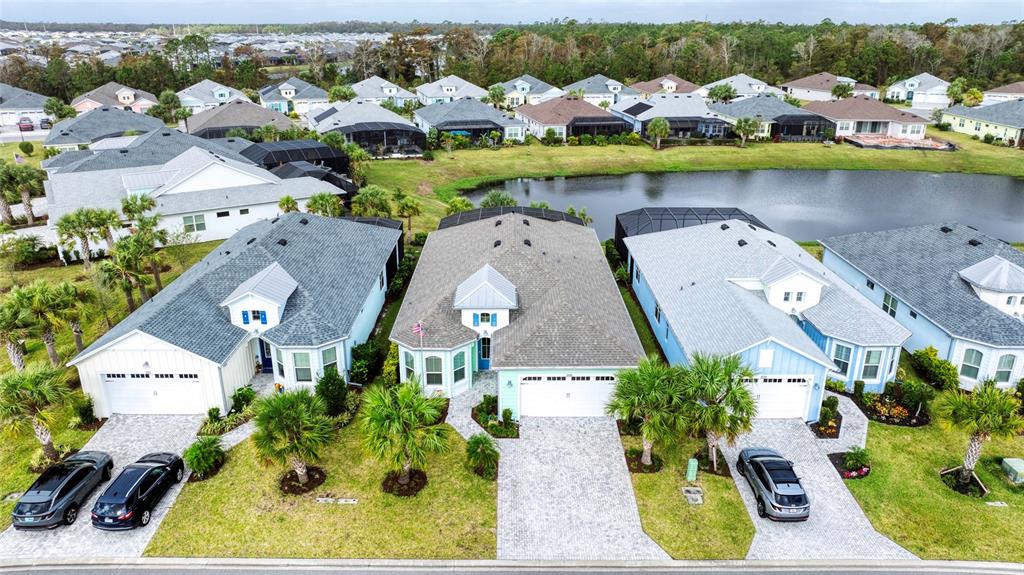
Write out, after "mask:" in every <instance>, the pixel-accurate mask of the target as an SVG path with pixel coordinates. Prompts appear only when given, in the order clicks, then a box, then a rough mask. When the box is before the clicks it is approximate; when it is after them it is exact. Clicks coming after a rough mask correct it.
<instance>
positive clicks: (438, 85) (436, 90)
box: [416, 75, 487, 98]
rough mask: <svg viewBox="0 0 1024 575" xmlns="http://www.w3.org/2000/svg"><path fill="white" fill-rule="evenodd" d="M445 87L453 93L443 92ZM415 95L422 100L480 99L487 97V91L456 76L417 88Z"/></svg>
mask: <svg viewBox="0 0 1024 575" xmlns="http://www.w3.org/2000/svg"><path fill="white" fill-rule="evenodd" d="M445 86H452V87H454V88H455V92H454V93H451V94H449V93H447V92H445V91H444V88H445ZM416 93H417V94H421V95H422V96H423V97H424V98H482V97H484V96H486V95H487V90H484V89H483V88H481V87H480V86H477V85H475V84H472V83H470V82H467V81H466V80H463V79H462V78H460V77H458V76H455V75H450V76H445V77H444V78H441V79H440V80H435V81H433V82H430V83H427V84H423V85H421V86H418V87H417V88H416Z"/></svg>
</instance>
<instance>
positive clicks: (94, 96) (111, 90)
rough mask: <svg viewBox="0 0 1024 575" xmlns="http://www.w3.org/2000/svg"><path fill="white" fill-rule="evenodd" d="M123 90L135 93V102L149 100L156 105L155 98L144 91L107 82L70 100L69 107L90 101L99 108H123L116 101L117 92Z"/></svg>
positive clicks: (119, 102)
mask: <svg viewBox="0 0 1024 575" xmlns="http://www.w3.org/2000/svg"><path fill="white" fill-rule="evenodd" d="M124 88H127V89H129V90H132V91H134V92H135V101H136V102H138V101H139V100H149V101H150V102H153V103H154V104H156V103H157V98H156V96H154V95H153V94H150V93H149V92H147V91H145V90H138V89H136V88H131V87H129V86H125V85H124V84H118V83H117V82H107V83H106V84H103V85H102V86H100V87H99V88H94V89H92V90H89V91H88V92H86V93H84V94H82V95H81V96H78V97H77V98H75V99H74V100H71V105H72V106H74V105H75V104H77V103H79V102H82V101H84V100H92V101H93V102H97V103H99V104H100V105H101V106H123V105H124V104H122V103H121V101H120V100H118V99H117V92H118V91H120V90H121V89H124Z"/></svg>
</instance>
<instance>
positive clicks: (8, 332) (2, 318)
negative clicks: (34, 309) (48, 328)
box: [0, 299, 31, 371]
mask: <svg viewBox="0 0 1024 575" xmlns="http://www.w3.org/2000/svg"><path fill="white" fill-rule="evenodd" d="M30 322H31V320H29V318H28V317H26V315H25V313H24V310H22V309H19V308H18V307H17V306H15V305H13V304H12V302H11V300H9V299H8V300H6V301H4V302H3V304H0V341H2V342H3V344H4V348H5V349H6V350H7V358H8V359H9V360H11V365H12V366H14V369H15V370H17V371H21V370H23V369H25V352H24V351H22V347H21V340H22V339H23V338H24V337H25V334H26V332H27V331H28V326H29V324H30Z"/></svg>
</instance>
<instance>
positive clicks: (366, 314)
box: [345, 270, 387, 366]
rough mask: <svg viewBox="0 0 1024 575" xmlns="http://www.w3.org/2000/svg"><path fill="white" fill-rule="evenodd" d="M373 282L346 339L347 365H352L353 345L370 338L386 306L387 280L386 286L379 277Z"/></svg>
mask: <svg viewBox="0 0 1024 575" xmlns="http://www.w3.org/2000/svg"><path fill="white" fill-rule="evenodd" d="M381 271H383V272H384V273H385V275H386V274H387V272H386V271H384V270H381ZM373 282H374V283H373V287H372V288H371V289H370V292H369V294H368V295H367V296H366V301H365V302H363V308H362V309H361V310H360V311H359V315H358V316H356V319H355V321H354V322H353V323H352V329H351V331H349V337H348V339H346V340H345V365H346V366H351V365H352V347H354V346H357V345H359V344H361V343H365V342H366V340H367V339H369V338H370V334H371V333H372V332H373V327H374V326H375V325H376V324H377V316H379V315H380V310H381V308H383V307H384V298H385V296H386V295H387V282H386V281H385V282H384V287H381V286H380V282H379V281H378V280H377V279H374V280H373Z"/></svg>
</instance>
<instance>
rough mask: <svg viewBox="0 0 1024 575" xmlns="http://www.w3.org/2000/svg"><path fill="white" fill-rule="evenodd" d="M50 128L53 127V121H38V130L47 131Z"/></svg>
mask: <svg viewBox="0 0 1024 575" xmlns="http://www.w3.org/2000/svg"><path fill="white" fill-rule="evenodd" d="M52 127H53V121H51V120H50V119H49V118H43V119H42V120H39V129H40V130H49V129H50V128H52Z"/></svg>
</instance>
